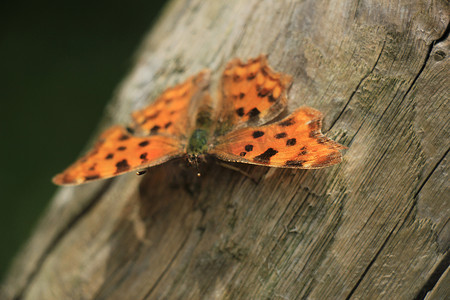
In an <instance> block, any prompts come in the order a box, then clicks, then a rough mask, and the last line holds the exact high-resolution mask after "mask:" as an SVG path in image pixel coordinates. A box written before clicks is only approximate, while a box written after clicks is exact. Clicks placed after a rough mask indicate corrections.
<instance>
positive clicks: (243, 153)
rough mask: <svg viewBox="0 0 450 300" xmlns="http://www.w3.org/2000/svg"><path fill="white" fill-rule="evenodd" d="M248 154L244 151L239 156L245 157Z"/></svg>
mask: <svg viewBox="0 0 450 300" xmlns="http://www.w3.org/2000/svg"><path fill="white" fill-rule="evenodd" d="M246 154H247V152H244V151H242V152H241V153H239V156H245V155H246Z"/></svg>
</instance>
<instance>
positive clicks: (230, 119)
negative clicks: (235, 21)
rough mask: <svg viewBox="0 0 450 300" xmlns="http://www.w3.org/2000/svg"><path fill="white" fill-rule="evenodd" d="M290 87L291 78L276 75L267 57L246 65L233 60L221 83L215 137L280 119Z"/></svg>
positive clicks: (227, 67) (253, 60) (250, 61)
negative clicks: (278, 117) (277, 117)
mask: <svg viewBox="0 0 450 300" xmlns="http://www.w3.org/2000/svg"><path fill="white" fill-rule="evenodd" d="M290 84H291V77H290V76H288V75H284V74H282V73H277V72H274V71H273V70H272V69H271V68H270V67H269V66H268V64H267V59H266V57H265V56H264V55H261V56H260V57H258V58H255V59H251V60H249V61H248V62H247V63H243V62H241V61H240V60H239V59H234V60H232V61H230V62H229V63H228V65H227V66H226V68H225V71H224V72H223V75H222V80H221V92H220V94H221V95H220V96H221V98H220V103H219V109H218V111H219V115H218V117H217V120H218V128H217V129H216V135H222V134H224V133H226V132H229V131H231V130H234V129H237V128H242V127H244V126H258V125H262V124H265V123H267V122H268V121H270V120H272V119H273V118H275V117H276V116H278V115H279V114H280V113H281V112H282V111H283V110H284V109H285V108H286V102H287V99H286V90H287V88H288V87H289V85H290Z"/></svg>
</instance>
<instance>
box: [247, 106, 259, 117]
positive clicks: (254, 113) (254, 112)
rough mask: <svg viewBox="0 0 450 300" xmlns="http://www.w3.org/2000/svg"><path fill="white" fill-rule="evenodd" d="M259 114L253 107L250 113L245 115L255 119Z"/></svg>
mask: <svg viewBox="0 0 450 300" xmlns="http://www.w3.org/2000/svg"><path fill="white" fill-rule="evenodd" d="M259 113H260V111H259V110H258V109H257V108H256V107H254V108H252V110H250V111H249V112H248V113H247V115H248V116H249V117H250V118H255V117H257V116H258V115H259Z"/></svg>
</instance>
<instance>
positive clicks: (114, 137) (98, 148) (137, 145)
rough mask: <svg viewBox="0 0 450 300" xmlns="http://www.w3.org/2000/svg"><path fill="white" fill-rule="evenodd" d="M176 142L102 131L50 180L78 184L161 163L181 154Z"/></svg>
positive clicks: (115, 130)
mask: <svg viewBox="0 0 450 300" xmlns="http://www.w3.org/2000/svg"><path fill="white" fill-rule="evenodd" d="M183 153H184V151H183V149H182V147H181V146H180V143H179V141H178V140H176V139H174V138H171V137H167V136H160V135H153V136H149V137H136V136H132V135H130V134H129V133H128V132H127V130H126V129H125V128H123V127H121V126H114V127H111V128H110V129H108V130H107V131H105V132H104V133H103V134H102V135H101V137H100V139H99V140H98V141H97V143H96V145H95V146H94V148H93V149H92V150H91V151H89V152H88V153H87V154H86V155H85V156H83V157H81V158H80V159H79V160H78V161H76V162H75V163H74V164H72V165H71V166H70V167H68V168H67V169H66V170H65V171H64V172H62V173H61V174H58V175H56V176H55V177H54V178H53V182H54V183H55V184H58V185H74V184H81V183H85V182H89V181H93V180H96V179H103V178H108V177H112V176H116V175H119V174H123V173H126V172H130V171H135V170H139V169H143V168H147V167H150V166H154V165H158V164H161V163H163V162H165V161H167V160H169V159H172V158H174V157H178V156H181V155H183Z"/></svg>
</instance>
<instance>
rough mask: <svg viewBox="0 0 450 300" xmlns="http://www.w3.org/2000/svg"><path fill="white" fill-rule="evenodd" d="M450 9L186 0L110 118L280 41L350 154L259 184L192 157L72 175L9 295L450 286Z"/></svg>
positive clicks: (249, 295) (276, 49)
mask: <svg viewBox="0 0 450 300" xmlns="http://www.w3.org/2000/svg"><path fill="white" fill-rule="evenodd" d="M449 16H450V8H449V2H448V1H445V0H435V1H426V3H425V1H424V2H421V1H406V0H393V1H374V0H366V1H359V0H358V1H357V0H346V1H327V0H323V1H315V0H306V1H289V2H288V1H260V0H247V1H238V0H230V1H200V0H192V1H182V0H174V1H172V2H171V3H170V4H169V5H168V7H167V8H166V10H165V12H164V13H163V15H162V16H161V18H160V20H159V22H158V23H157V24H156V25H155V27H154V28H153V30H152V31H151V32H150V33H149V35H148V36H147V37H146V38H145V40H144V43H143V45H142V46H141V49H140V51H139V52H138V55H137V59H136V64H135V66H134V68H133V70H132V71H131V73H130V75H129V76H128V78H127V79H126V80H125V81H124V83H123V85H122V86H121V87H120V89H119V90H118V92H117V94H116V97H115V99H114V101H113V102H112V103H111V104H110V106H109V109H108V117H109V119H108V121H104V122H103V123H102V124H105V126H106V125H110V124H111V123H112V122H114V123H116V122H122V123H125V122H127V121H129V114H130V112H131V111H133V110H136V109H138V108H141V107H143V106H144V105H146V104H148V103H149V102H150V101H151V99H154V98H155V97H156V96H157V95H158V94H159V93H160V92H161V91H162V90H163V89H164V88H166V87H168V86H170V85H173V84H174V83H176V82H180V81H182V80H184V79H185V78H187V77H188V76H190V75H193V74H195V73H196V72H198V71H199V70H201V69H203V68H210V69H211V70H212V71H213V74H214V76H213V79H215V80H217V79H218V78H219V76H220V73H221V71H222V70H223V67H224V65H225V63H226V62H227V61H228V60H230V59H231V58H234V57H239V58H241V59H244V60H246V59H248V58H252V57H256V56H258V55H259V54H260V53H266V54H267V55H268V57H269V63H270V65H271V66H272V67H273V68H274V69H275V70H276V71H279V72H283V73H287V74H290V75H292V76H293V85H292V88H291V89H290V91H289V110H290V111H292V110H294V109H295V108H297V107H299V106H302V105H308V106H311V107H314V108H316V109H319V110H320V111H322V112H323V113H324V115H325V120H324V128H323V131H324V132H326V133H327V135H328V136H329V137H331V138H333V139H335V140H336V141H338V142H340V143H342V144H344V145H345V146H347V147H348V150H346V151H345V152H344V160H343V162H342V163H341V164H339V165H336V166H333V167H330V168H326V169H322V170H291V169H274V168H265V167H258V166H240V167H241V168H242V169H243V170H244V171H245V172H247V173H249V174H251V176H256V177H258V178H259V181H258V183H255V182H253V181H252V180H251V179H250V178H249V177H247V176H244V175H242V174H241V173H239V172H235V171H232V170H230V169H227V168H223V167H222V166H220V165H218V164H217V163H216V162H215V161H210V162H208V164H207V165H208V170H207V171H206V173H205V174H204V176H203V177H201V178H200V179H199V180H194V179H192V176H191V175H190V173H189V174H188V175H186V174H187V173H186V172H187V171H186V169H185V166H184V165H183V164H180V162H179V161H178V162H177V161H175V162H169V163H166V164H163V165H161V166H158V167H154V168H151V169H150V171H149V172H148V174H147V175H146V176H144V177H138V176H136V175H134V174H128V175H124V176H119V177H117V178H114V179H112V180H105V181H100V182H96V183H91V184H86V185H82V186H78V187H65V188H61V189H60V190H59V192H58V193H57V194H56V196H55V198H54V199H53V201H52V204H51V206H50V207H49V209H48V211H47V212H46V214H45V216H44V217H43V218H42V220H41V222H40V224H39V226H38V228H37V229H36V231H35V232H34V235H33V236H32V237H31V239H30V241H29V242H28V244H27V246H26V247H25V248H24V249H23V250H22V252H21V253H20V255H19V256H18V257H17V258H16V261H15V263H14V264H13V266H12V268H11V270H10V272H9V274H8V276H7V278H6V280H5V281H4V283H3V286H2V296H3V297H2V298H5V299H91V298H97V299H303V298H308V299H330V298H332V299H367V298H384V299H423V298H424V297H425V296H426V295H427V294H428V295H429V299H442V298H443V297H445V296H446V297H448V295H449V294H450V293H449V290H448V289H449V286H450V284H449V280H450V278H449V273H448V266H449V244H450V223H449V216H450V213H449V212H450V201H449V195H450V189H449V184H448V178H447V174H448V172H449V168H448V155H447V154H448V149H449V144H450V128H449V125H448V120H449V110H450V107H449V94H450V91H449V86H450V82H449V81H450V60H449V59H448V56H449V52H450V40H449V38H448V24H449ZM213 92H214V90H213ZM106 123H107V124H106ZM105 126H102V128H105Z"/></svg>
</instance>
